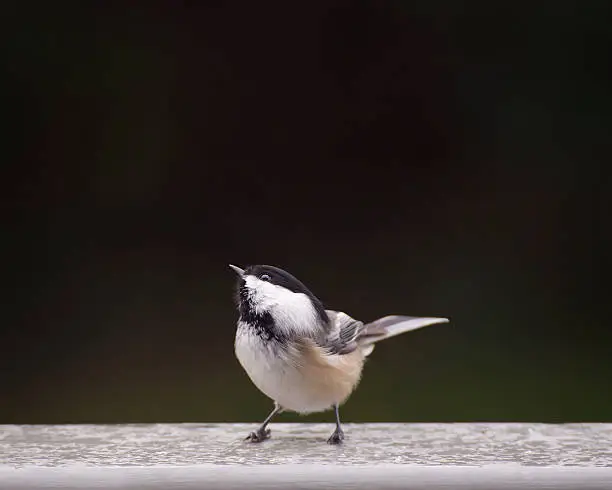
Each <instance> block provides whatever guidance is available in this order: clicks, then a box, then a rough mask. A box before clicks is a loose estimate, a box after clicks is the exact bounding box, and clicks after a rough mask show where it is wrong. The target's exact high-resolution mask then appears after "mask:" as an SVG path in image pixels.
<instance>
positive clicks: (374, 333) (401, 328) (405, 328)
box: [357, 315, 449, 356]
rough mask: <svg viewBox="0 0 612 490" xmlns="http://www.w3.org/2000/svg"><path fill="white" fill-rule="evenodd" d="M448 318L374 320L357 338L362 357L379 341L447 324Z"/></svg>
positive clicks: (369, 352)
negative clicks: (427, 327) (429, 326)
mask: <svg viewBox="0 0 612 490" xmlns="http://www.w3.org/2000/svg"><path fill="white" fill-rule="evenodd" d="M448 321H449V320H448V318H433V317H419V316H399V315H391V316H385V317H383V318H379V319H378V320H374V321H373V322H371V323H368V324H366V325H364V328H363V330H362V331H361V333H360V334H359V337H358V338H357V342H358V343H359V345H360V346H361V350H362V351H363V353H364V355H366V356H367V355H370V354H371V352H372V351H373V350H374V344H375V343H376V342H380V341H381V340H385V339H388V338H390V337H395V336H396V335H399V334H401V333H404V332H410V331H411V330H416V329H417V328H422V327H426V326H428V325H434V324H436V323H448Z"/></svg>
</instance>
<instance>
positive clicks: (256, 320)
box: [230, 265, 448, 444]
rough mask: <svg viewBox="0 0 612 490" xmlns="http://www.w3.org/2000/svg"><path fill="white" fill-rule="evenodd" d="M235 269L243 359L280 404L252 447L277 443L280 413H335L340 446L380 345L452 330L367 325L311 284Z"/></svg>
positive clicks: (257, 269) (424, 321) (414, 324)
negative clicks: (326, 302)
mask: <svg viewBox="0 0 612 490" xmlns="http://www.w3.org/2000/svg"><path fill="white" fill-rule="evenodd" d="M230 267H231V268H232V269H233V270H234V271H235V272H236V274H238V288H237V294H236V303H237V306H238V312H239V314H240V317H239V319H238V327H237V330H236V341H235V352H236V357H237V358H238V361H239V362H240V364H241V365H242V367H243V368H244V370H245V371H246V373H247V374H248V375H249V377H250V378H251V381H252V382H253V383H254V384H255V386H257V388H259V390H260V391H261V392H263V393H264V394H265V395H266V396H268V397H269V398H271V399H272V400H273V401H274V409H273V410H272V412H271V413H270V415H268V417H267V418H266V419H265V420H264V422H263V423H262V424H261V426H260V427H259V428H258V429H257V430H256V431H255V432H251V433H250V434H249V435H248V436H247V440H250V441H252V442H261V441H263V440H265V439H267V438H268V437H270V429H268V428H267V426H268V424H269V423H270V421H271V420H272V418H273V417H274V416H275V415H276V414H277V413H280V412H283V411H287V410H289V411H293V412H298V413H301V414H307V413H312V412H322V411H325V410H330V409H332V408H333V409H334V410H335V412H336V430H335V431H334V432H333V434H332V435H331V437H330V438H329V439H328V441H327V442H328V443H330V444H339V443H341V442H342V441H343V439H344V432H343V431H342V427H341V425H340V412H339V406H340V405H341V404H342V403H344V401H346V399H347V398H348V397H349V395H350V394H351V392H352V391H353V390H354V389H355V387H356V386H357V383H358V382H359V379H360V377H361V372H362V369H363V364H364V361H365V358H366V357H367V356H368V355H370V354H371V353H372V351H373V350H374V345H375V344H376V342H379V341H381V340H384V339H388V338H390V337H394V336H395V335H399V334H401V333H404V332H409V331H410V330H415V329H417V328H421V327H425V326H427V325H433V324H436V323H446V322H448V319H447V318H428V317H411V316H398V315H392V316H385V317H383V318H380V319H378V320H375V321H373V322H371V323H363V322H361V321H359V320H355V319H354V318H351V317H350V316H349V315H347V314H346V313H343V312H341V311H334V310H326V309H325V307H324V306H323V304H322V303H321V301H320V300H319V299H318V298H317V297H316V296H315V295H314V294H313V293H312V292H310V290H309V289H308V288H307V287H306V286H305V285H304V284H302V283H301V282H300V281H299V280H298V279H296V278H295V277H293V276H292V275H291V274H289V273H288V272H286V271H284V270H282V269H279V268H278V267H273V266H271V265H253V266H249V267H247V269H241V268H240V267H236V266H235V265H230Z"/></svg>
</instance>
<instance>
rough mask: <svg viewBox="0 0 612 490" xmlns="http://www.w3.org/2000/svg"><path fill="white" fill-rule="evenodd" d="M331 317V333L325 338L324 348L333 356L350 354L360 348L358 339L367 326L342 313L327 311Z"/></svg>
mask: <svg viewBox="0 0 612 490" xmlns="http://www.w3.org/2000/svg"><path fill="white" fill-rule="evenodd" d="M326 312H327V315H328V316H329V322H330V331H329V333H328V335H327V337H326V338H325V341H324V345H323V346H324V347H325V348H326V349H328V350H329V352H330V353H332V354H349V353H350V352H353V351H354V350H355V349H357V348H358V347H359V344H358V343H357V339H358V338H359V335H360V334H361V333H362V332H363V330H364V328H365V325H364V324H363V322H360V321H359V320H355V319H354V318H351V317H350V316H348V315H347V314H346V313H344V312H342V311H333V310H326Z"/></svg>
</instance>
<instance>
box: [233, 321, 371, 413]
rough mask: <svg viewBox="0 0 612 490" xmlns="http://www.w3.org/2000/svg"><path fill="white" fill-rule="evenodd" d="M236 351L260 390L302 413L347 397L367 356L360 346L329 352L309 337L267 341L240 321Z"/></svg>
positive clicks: (324, 407)
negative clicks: (355, 348) (336, 353)
mask: <svg viewBox="0 0 612 490" xmlns="http://www.w3.org/2000/svg"><path fill="white" fill-rule="evenodd" d="M235 351H236V357H237V358H238V361H239V362H240V364H241V365H242V367H243V369H244V370H245V371H246V373H247V374H248V376H249V378H251V381H252V382H253V384H255V386H257V388H259V390H260V391H261V392H263V393H264V394H265V395H266V396H268V397H269V398H271V399H272V400H274V401H276V402H277V403H278V404H279V405H281V406H282V407H283V408H285V409H288V410H292V411H295V412H300V413H309V412H318V411H322V410H326V409H328V408H330V407H332V406H333V405H334V404H340V403H342V402H343V401H344V400H346V398H348V396H349V395H350V394H351V392H352V391H353V389H354V388H355V386H356V385H357V383H358V382H359V379H360V376H361V370H362V367H363V359H364V358H363V354H362V353H361V351H360V350H359V349H358V350H356V351H354V352H352V353H350V354H346V355H342V356H340V355H328V354H326V353H325V352H324V350H323V349H322V348H321V347H319V346H318V345H316V344H315V343H314V342H313V341H311V340H308V339H305V340H301V341H294V342H287V343H283V344H280V343H276V342H270V341H265V340H263V339H262V338H261V337H260V336H258V335H257V334H256V333H255V332H253V331H251V329H250V328H249V327H248V326H245V325H240V324H239V326H238V330H237V332H236V342H235Z"/></svg>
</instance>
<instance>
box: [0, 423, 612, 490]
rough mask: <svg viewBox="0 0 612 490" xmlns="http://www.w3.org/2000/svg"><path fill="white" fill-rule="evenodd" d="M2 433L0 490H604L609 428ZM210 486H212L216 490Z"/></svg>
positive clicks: (609, 472) (104, 428) (609, 471)
mask: <svg viewBox="0 0 612 490" xmlns="http://www.w3.org/2000/svg"><path fill="white" fill-rule="evenodd" d="M255 427H256V424H152V425H145V424H138V425H64V426H6V425H5V426H0V488H2V489H4V488H51V487H53V488H93V487H96V488H167V489H172V488H211V486H217V484H218V485H221V486H220V487H232V485H234V486H235V488H238V487H241V486H242V487H244V486H245V485H247V486H248V487H249V488H265V487H279V488H280V487H283V486H287V485H291V486H292V487H294V488H319V487H320V488H325V487H333V488H372V485H373V484H374V482H376V486H377V487H378V488H486V487H487V486H490V485H495V488H532V487H538V488H585V489H586V488H608V489H612V424H567V425H547V424H346V425H345V432H346V434H347V440H346V442H345V444H344V445H343V446H339V447H335V446H329V445H327V444H326V443H325V440H326V439H327V437H328V436H329V434H330V433H331V431H332V430H333V425H332V424H272V426H271V427H272V439H270V440H268V441H266V442H264V443H261V444H252V443H248V442H245V441H244V440H243V438H244V436H245V435H246V434H247V433H248V432H249V431H250V430H253V429H254V428H255ZM215 482H216V483H215Z"/></svg>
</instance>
